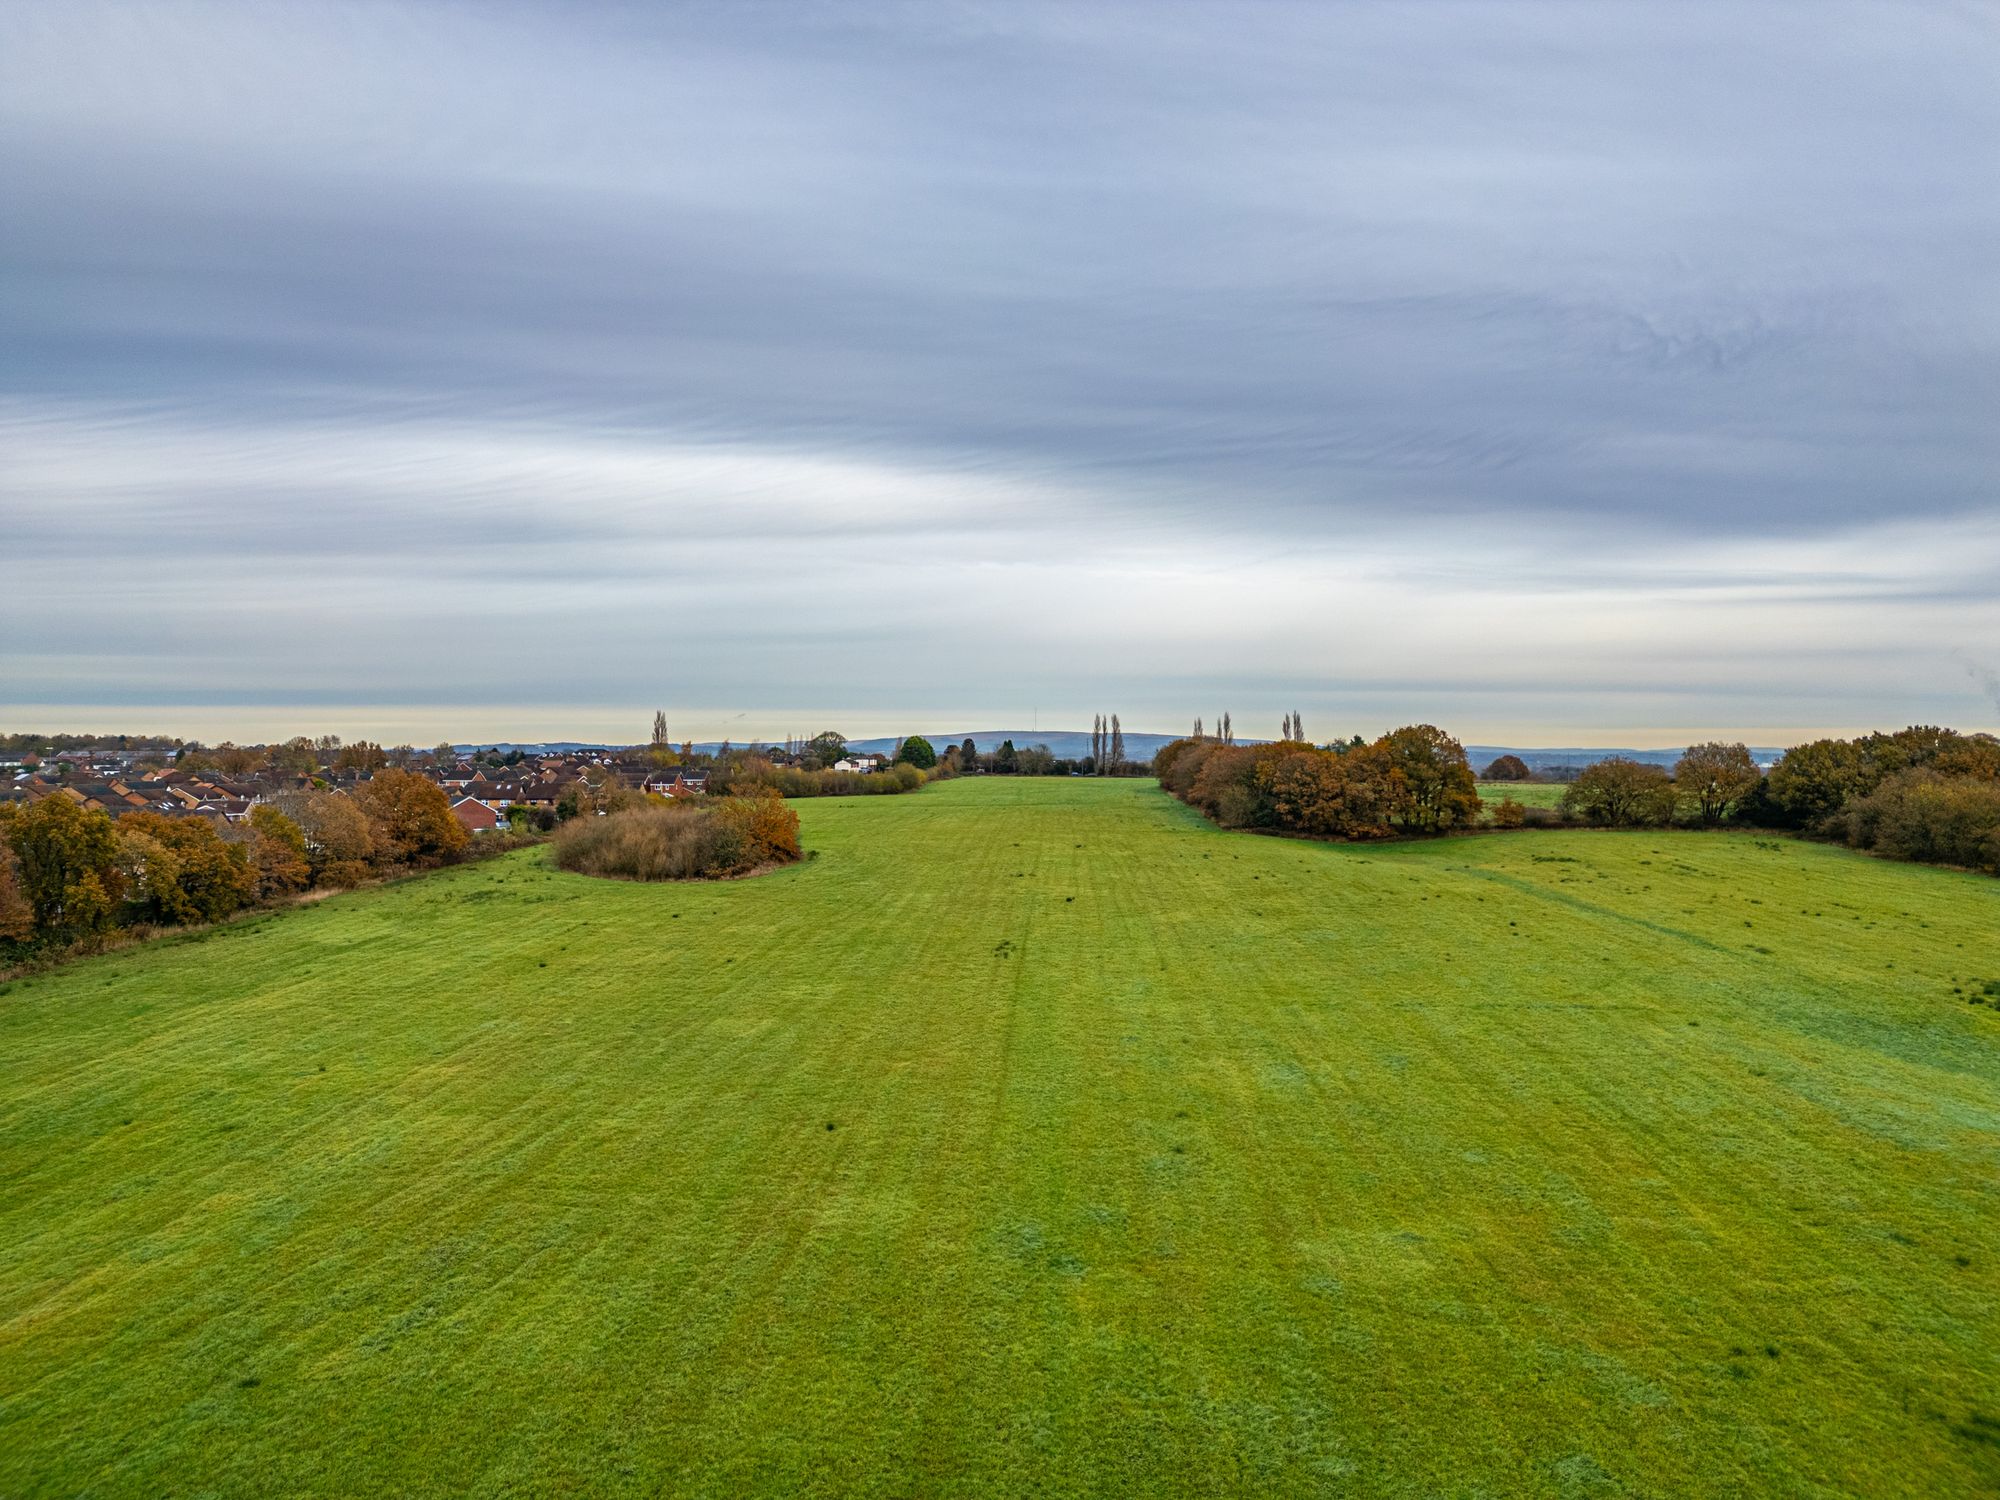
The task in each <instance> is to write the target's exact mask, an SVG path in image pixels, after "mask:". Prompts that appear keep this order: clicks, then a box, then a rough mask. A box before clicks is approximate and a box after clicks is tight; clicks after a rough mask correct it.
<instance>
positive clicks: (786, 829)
mask: <svg viewBox="0 0 2000 1500" xmlns="http://www.w3.org/2000/svg"><path fill="white" fill-rule="evenodd" d="M552 847H553V850H554V855H555V862H556V864H557V865H559V866H560V867H561V868H563V869H565V870H571V871H574V872H575V873H577V874H580V875H604V876H612V877H616V878H619V879H624V880H718V879H722V878H723V877H726V876H730V875H744V874H748V873H749V872H750V871H752V870H759V869H764V868H767V867H768V866H771V865H779V864H789V863H791V862H792V861H794V860H796V859H798V858H799V815H798V814H797V813H796V812H794V811H792V809H790V808H789V807H787V806H785V802H784V799H783V798H782V797H781V796H779V795H778V793H777V791H776V790H775V789H767V790H766V791H765V792H764V794H763V795H761V796H755V797H725V798H717V799H714V800H712V801H707V802H703V803H700V804H696V803H693V802H676V803H673V804H671V805H669V806H664V807H663V806H657V805H654V806H646V807H635V808H631V809H628V810H627V811H625V812H617V813H612V814H610V815H609V816H607V817H602V818H579V819H577V820H576V821H574V822H571V823H565V824H564V825H563V826H562V827H561V828H560V829H559V830H558V831H557V832H556V835H555V838H554V840H553V843H552Z"/></svg>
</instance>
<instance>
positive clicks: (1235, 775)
mask: <svg viewBox="0 0 2000 1500" xmlns="http://www.w3.org/2000/svg"><path fill="white" fill-rule="evenodd" d="M1153 766H1154V771H1155V773H1156V774H1157V775H1158V776H1159V778H1160V782H1161V785H1162V786H1164V787H1165V788H1166V789H1167V790H1168V791H1170V792H1172V793H1173V794H1174V795H1175V796H1177V797H1179V798H1181V800H1183V801H1184V802H1187V803H1188V804H1189V805H1190V806H1192V807H1196V808H1198V809H1200V810H1201V811H1202V812H1204V813H1206V814H1207V815H1208V816H1209V817H1211V818H1213V819H1215V820H1216V821H1217V822H1218V823H1221V824H1222V825H1223V826H1224V827H1226V828H1266V829H1273V830H1278V831H1283V832H1291V833H1304V834H1312V835H1315V836H1317V837H1322V838H1344V839H1377V838H1388V837H1391V836H1394V835H1398V834H1402V835H1414V834H1435V833H1444V832H1449V831H1451V830H1453V829H1464V828H1470V827H1473V826H1475V825H1477V824H1479V823H1480V822H1481V821H1482V808H1481V804H1480V801H1479V795H1478V787H1477V782H1476V781H1475V779H1474V777H1473V774H1472V769H1471V767H1470V766H1469V765H1468V764H1467V763H1466V759H1465V751H1464V749H1463V747H1461V746H1460V744H1459V742H1458V741H1457V740H1455V739H1453V738H1452V737H1451V736H1449V735H1447V734H1445V733H1444V732H1443V731H1442V730H1440V729H1437V728H1435V727H1434V726H1432V725H1428V724H1419V725H1413V726H1411V727H1408V728H1404V729H1398V730H1395V731H1393V732H1391V733H1389V734H1386V735H1384V736H1382V738H1380V739H1379V740H1375V741H1374V742H1372V743H1367V742H1364V741H1362V740H1361V739H1360V738H1359V737H1356V738H1355V739H1354V740H1352V741H1349V742H1347V743H1345V744H1334V745H1329V746H1313V745H1307V744H1303V743H1300V742H1297V741H1286V740H1279V741H1277V742H1275V743H1272V744H1262V745H1241V746H1239V745H1232V744H1229V743H1227V742H1226V741H1223V740H1218V739H1208V738H1201V739H1193V738H1190V739H1184V740H1176V741H1174V742H1173V743H1172V744H1170V745H1168V746H1166V747H1165V748H1164V749H1162V750H1161V751H1160V753H1159V755H1158V756H1157V757H1156V758H1155V759H1154V762H1153ZM1526 769H1527V768H1526V767H1525V766H1523V765H1521V764H1520V762H1519V761H1517V760H1515V759H1514V758H1513V757H1503V758H1502V760H1501V761H1498V762H1496V763H1495V764H1494V765H1492V766H1489V767H1488V768H1487V774H1488V777H1489V779H1503V780H1504V779H1520V778H1519V773H1521V772H1525V771H1526ZM1487 816H1490V818H1491V821H1492V823H1493V824H1494V825H1497V826H1499V827H1503V828H1511V827H1522V826H1525V825H1535V824H1572V825H1584V826H1591V827H1604V828H1651V827H1660V826H1662V825H1665V824H1670V823H1681V824H1687V825H1692V826H1713V825H1716V824H1720V823H1724V822H1730V823H1736V824H1741V825H1748V826H1754V827H1762V828H1779V829H1788V830H1794V831H1797V832H1801V833H1805V834H1808V835H1810V836H1812V837H1816V838H1829V839H1838V840H1841V841H1842V842H1845V843H1848V844H1851V845H1853V846H1854V847H1855V848H1858V849H1872V850H1874V851H1876V852H1877V853H1880V854H1885V855H1889V856H1892V857H1894V858H1897V859H1910V860H1921V861H1927V862H1931V863H1938V864H1951V865H1962V866H1965V867H1967V868H1970V869H1979V870H1987V871H2000V740H1995V739H1994V738H1993V737H1992V736H1991V735H1965V734H1960V733H1958V732H1957V731H1955V730H1950V729H1939V728H1935V727H1932V726H1922V725H1920V726H1915V727H1912V728H1909V729H1903V730H1898V731H1897V732H1896V733H1894V734H1881V733H1878V734H1869V735H1864V736H1862V737H1861V738H1859V739H1853V740H1831V739H1830V740H1814V741H1813V742H1812V743H1810V744H1806V745H1799V746H1795V747H1794V748H1792V749H1790V750H1788V751H1786V752H1785V754H1784V756H1783V757H1782V758H1780V760H1779V761H1778V763H1777V764H1776V765H1775V766H1773V767H1772V768H1771V771H1770V773H1769V775H1766V774H1765V773H1764V771H1763V770H1762V769H1761V768H1760V767H1759V766H1758V764H1757V762H1756V760H1755V758H1753V757H1752V755H1751V754H1750V751H1749V750H1748V748H1746V747H1745V746H1743V745H1740V744H1729V743H1722V742H1711V743H1708V744H1702V745H1691V746H1689V747H1688V749H1687V751H1686V752H1685V753H1684V754H1683V755H1682V756H1681V757H1680V759H1679V761H1678V762H1677V763H1676V764H1675V766H1674V767H1673V769H1672V770H1669V769H1667V768H1666V767H1665V766H1660V765H1654V764H1651V763H1648V762H1644V761H1635V760H1631V759H1627V758H1624V757H1616V756H1614V757H1612V758H1610V759H1606V760H1601V761H1598V762H1597V763H1596V764H1594V765H1590V766H1586V767H1584V768H1582V769H1581V770H1579V771H1577V772H1576V774H1575V776H1574V779H1573V780H1570V781H1569V782H1568V785H1567V787H1566V789H1565V790H1564V793H1563V797H1562V802H1561V805H1560V806H1559V807H1558V808H1537V807H1526V806H1523V805H1522V804H1520V803H1518V802H1515V801H1513V800H1512V799H1511V798H1507V797H1503V798H1502V800H1501V801H1500V802H1499V803H1498V804H1497V805H1496V806H1494V807H1493V808H1492V809H1491V810H1490V813H1488V814H1487Z"/></svg>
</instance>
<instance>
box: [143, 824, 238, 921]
mask: <svg viewBox="0 0 2000 1500" xmlns="http://www.w3.org/2000/svg"><path fill="white" fill-rule="evenodd" d="M117 833H118V841H119V853H120V864H121V867H122V870H123V873H124V876H125V899H126V901H127V903H128V904H129V905H131V906H133V907H135V908H137V909H138V911H139V912H140V913H141V915H143V917H144V918H145V919H146V920H148V921H152V922H215V921H220V920H221V919H222V918H223V917H226V916H228V915H229V914H230V913H231V912H233V911H236V910H238V909H239V908H241V907H244V906H247V905H249V904H250V903H251V902H252V901H254V900H256V898H257V871H256V869H255V868H254V867H253V866H252V865H251V863H250V857H249V854H248V852H247V851H246V850H245V848H244V846H243V845H241V844H231V843H227V842H225V841H224V840H223V838H222V836H221V835H220V834H219V833H218V832H217V831H216V828H215V825H214V824H213V823H211V822H209V821H208V819H206V818H185V817H184V818H169V817H166V816H164V815H163V814H160V813H149V812H138V813H126V814H125V815H124V816H123V817H121V818H120V819H119V820H118V827H117Z"/></svg>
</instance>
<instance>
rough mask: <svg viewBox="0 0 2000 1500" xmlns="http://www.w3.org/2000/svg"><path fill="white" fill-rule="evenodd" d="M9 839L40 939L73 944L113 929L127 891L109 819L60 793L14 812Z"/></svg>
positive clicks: (116, 841) (9, 823)
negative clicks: (73, 940) (123, 895)
mask: <svg viewBox="0 0 2000 1500" xmlns="http://www.w3.org/2000/svg"><path fill="white" fill-rule="evenodd" d="M6 834H7V842H8V843H9V844H11V845H12V846H13V850H14V857H15V859H16V860H17V861H18V863H19V867H20V872H21V894H22V895H23V896H24V897H26V898H27V902H28V906H29V909H30V910H31V911H33V913H34V919H35V934H36V936H38V937H41V938H46V939H52V940H55V941H67V940H69V939H72V938H78V937H85V936H88V935H90V934H92V933H95V932H99V931H102V930H103V929H104V928H106V927H108V926H110V925H111V919H112V916H113V914H114V913H115V911H116V909H117V902H118V899H119V897H120V896H121V895H122V894H123V889H124V888H123V884H122V882H121V879H120V875H119V869H118V836H117V833H116V832H115V830H114V829H113V828H112V824H111V819H110V817H109V816H108V815H106V814H104V813H101V812H98V811H96V810H94V809H88V808H84V807H81V806H79V805H78V804H77V803H75V802H73V801H71V800H70V799H69V797H67V796H65V795H62V794H60V793H58V794H54V795H51V796H47V797H43V798H42V799H41V800H40V801H38V802H31V803H29V804H28V805H27V806H26V807H24V808H21V809H19V810H18V811H16V812H14V813H13V814H12V815H11V816H10V817H9V819H8V821H7V828H6Z"/></svg>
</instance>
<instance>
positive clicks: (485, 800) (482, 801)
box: [436, 756, 708, 833]
mask: <svg viewBox="0 0 2000 1500" xmlns="http://www.w3.org/2000/svg"><path fill="white" fill-rule="evenodd" d="M591 771H595V772H596V773H597V774H596V775H595V777H593V776H592V775H590V774H588V773H589V772H591ZM606 777H610V778H612V779H615V780H619V781H622V782H624V783H625V784H626V785H628V786H633V787H636V788H637V789H638V790H639V791H642V792H646V793H650V794H652V795H655V796H661V797H673V798H676V799H678V798H684V797H700V796H703V795H705V794H706V793H707V791H708V773H707V772H706V771H701V770H694V769H685V768H682V767H678V766H676V767H672V768H669V769H665V770H662V769H659V768H656V767H654V766H652V765H651V763H650V762H648V763H645V764H642V765H633V764H631V763H629V762H621V761H619V760H618V759H616V758H613V757H609V756H600V757H579V756H551V757H547V758H546V759H544V760H542V761H538V762H535V763H534V764H532V765H529V764H528V763H525V762H524V763H522V764H520V765H515V766H497V767H496V766H480V765H475V764H471V763H461V764H459V765H456V766H453V767H451V768H449V769H448V770H444V771H442V772H439V773H437V775H436V780H437V783H438V785H439V786H441V787H442V788H444V791H445V794H446V795H447V796H448V797H450V798H451V812H452V816H453V817H455V818H457V819H458V821H459V823H460V824H462V825H463V826H464V827H465V828H466V829H467V830H469V831H470V832H472V833H490V832H492V831H494V830H496V829H500V828H505V827H506V826H507V809H508V808H510V807H532V808H537V809H547V810H549V811H554V810H555V809H556V808H557V807H559V806H560V805H561V804H562V800H563V798H564V797H565V796H566V795H568V794H569V793H571V792H577V793H579V794H586V793H588V792H590V791H591V789H592V788H593V787H594V786H596V785H600V784H602V782H603V781H604V780H605V779H606Z"/></svg>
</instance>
